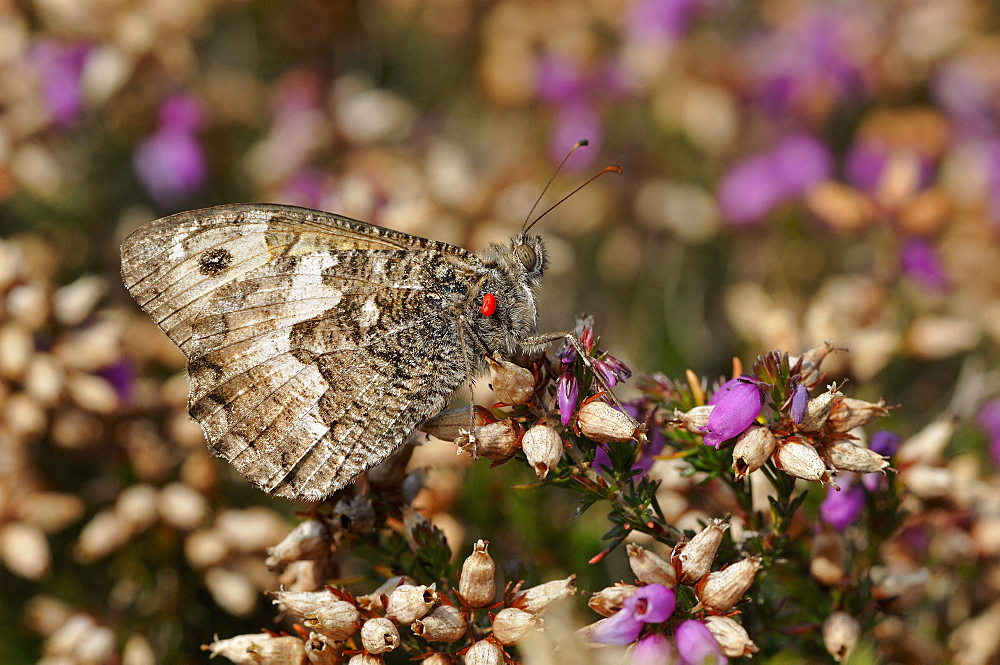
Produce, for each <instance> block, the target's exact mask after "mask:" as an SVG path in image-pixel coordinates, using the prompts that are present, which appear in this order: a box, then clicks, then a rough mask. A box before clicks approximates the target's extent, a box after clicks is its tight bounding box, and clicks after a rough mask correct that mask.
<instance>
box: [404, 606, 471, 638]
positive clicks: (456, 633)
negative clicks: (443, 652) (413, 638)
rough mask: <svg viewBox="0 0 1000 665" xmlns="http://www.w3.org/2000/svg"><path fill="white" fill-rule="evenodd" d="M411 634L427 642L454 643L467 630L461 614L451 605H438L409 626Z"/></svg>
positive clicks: (466, 623) (466, 624)
mask: <svg viewBox="0 0 1000 665" xmlns="http://www.w3.org/2000/svg"><path fill="white" fill-rule="evenodd" d="M411 629H412V630H413V634H414V635H417V636H418V637H422V638H424V639H425V640H427V641H428V642H455V641H457V640H459V639H461V638H462V636H463V635H465V632H466V631H467V630H468V629H469V624H468V622H466V620H465V617H464V616H462V612H461V611H460V610H459V609H458V608H457V607H453V606H451V605H438V606H437V607H435V608H434V609H433V610H431V611H430V612H428V613H427V614H425V615H424V617H423V618H421V619H417V620H416V621H414V622H413V625H412V626H411Z"/></svg>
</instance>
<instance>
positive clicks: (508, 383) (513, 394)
mask: <svg viewBox="0 0 1000 665" xmlns="http://www.w3.org/2000/svg"><path fill="white" fill-rule="evenodd" d="M486 362H487V363H489V365H490V383H492V384H493V392H495V393H496V396H497V401H498V402H500V403H501V404H507V405H511V406H513V405H515V404H527V403H528V402H529V401H530V400H531V396H532V395H534V394H535V375H534V374H532V373H531V370H529V369H525V368H524V367H521V366H520V365H515V364H514V363H512V362H510V361H509V360H504V359H503V358H501V357H500V354H499V353H497V354H496V355H495V357H493V358H490V357H489V356H487V357H486Z"/></svg>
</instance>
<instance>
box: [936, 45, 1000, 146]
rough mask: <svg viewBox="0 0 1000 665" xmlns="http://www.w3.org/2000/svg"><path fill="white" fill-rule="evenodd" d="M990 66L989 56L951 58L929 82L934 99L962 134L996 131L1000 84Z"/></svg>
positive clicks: (981, 134) (976, 134)
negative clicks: (997, 100)
mask: <svg viewBox="0 0 1000 665" xmlns="http://www.w3.org/2000/svg"><path fill="white" fill-rule="evenodd" d="M992 67H993V65H992V63H990V62H989V60H988V59H987V60H983V59H979V58H975V57H973V58H962V57H957V58H953V59H951V60H950V61H948V62H946V63H945V64H943V65H942V66H941V67H940V68H939V69H938V71H937V73H936V74H935V76H934V80H933V81H932V83H931V93H932V95H933V97H934V99H935V101H937V103H938V105H939V106H940V107H941V108H943V109H944V110H945V112H946V113H947V114H948V115H949V116H951V118H952V127H953V128H954V130H955V131H957V132H961V133H962V134H963V135H964V136H983V135H984V134H991V133H993V132H994V131H995V128H996V125H997V120H998V118H997V111H996V99H997V96H998V95H1000V85H998V84H997V81H996V77H995V76H993V74H992Z"/></svg>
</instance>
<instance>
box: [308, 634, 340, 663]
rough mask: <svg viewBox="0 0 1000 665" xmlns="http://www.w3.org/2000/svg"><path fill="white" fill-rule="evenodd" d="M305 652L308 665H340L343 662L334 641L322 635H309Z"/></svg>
mask: <svg viewBox="0 0 1000 665" xmlns="http://www.w3.org/2000/svg"><path fill="white" fill-rule="evenodd" d="M305 650H306V658H307V659H308V660H309V663H310V665H340V664H341V663H343V662H344V661H343V658H342V657H341V650H340V648H338V646H337V645H336V644H335V642H334V640H331V639H330V638H328V637H327V636H326V635H323V634H322V633H309V637H308V639H306V642H305Z"/></svg>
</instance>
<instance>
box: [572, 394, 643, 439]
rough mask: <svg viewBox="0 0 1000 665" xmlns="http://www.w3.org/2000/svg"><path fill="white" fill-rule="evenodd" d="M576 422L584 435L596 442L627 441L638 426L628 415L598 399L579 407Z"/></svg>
mask: <svg viewBox="0 0 1000 665" xmlns="http://www.w3.org/2000/svg"><path fill="white" fill-rule="evenodd" d="M576 424H577V426H578V427H579V428H580V432H582V433H583V435H584V436H585V437H587V438H588V439H591V440H593V441H597V442H598V443H611V442H613V441H628V440H629V439H631V438H633V437H634V436H635V433H636V430H638V428H639V423H637V422H636V421H635V420H633V419H632V417H631V416H630V415H628V414H627V413H623V412H621V411H619V410H618V409H616V408H615V407H613V406H611V405H610V404H608V403H607V402H602V401H601V400H599V399H596V400H591V401H590V402H587V403H586V404H584V405H583V406H581V407H580V411H579V412H578V413H577V415H576Z"/></svg>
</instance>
